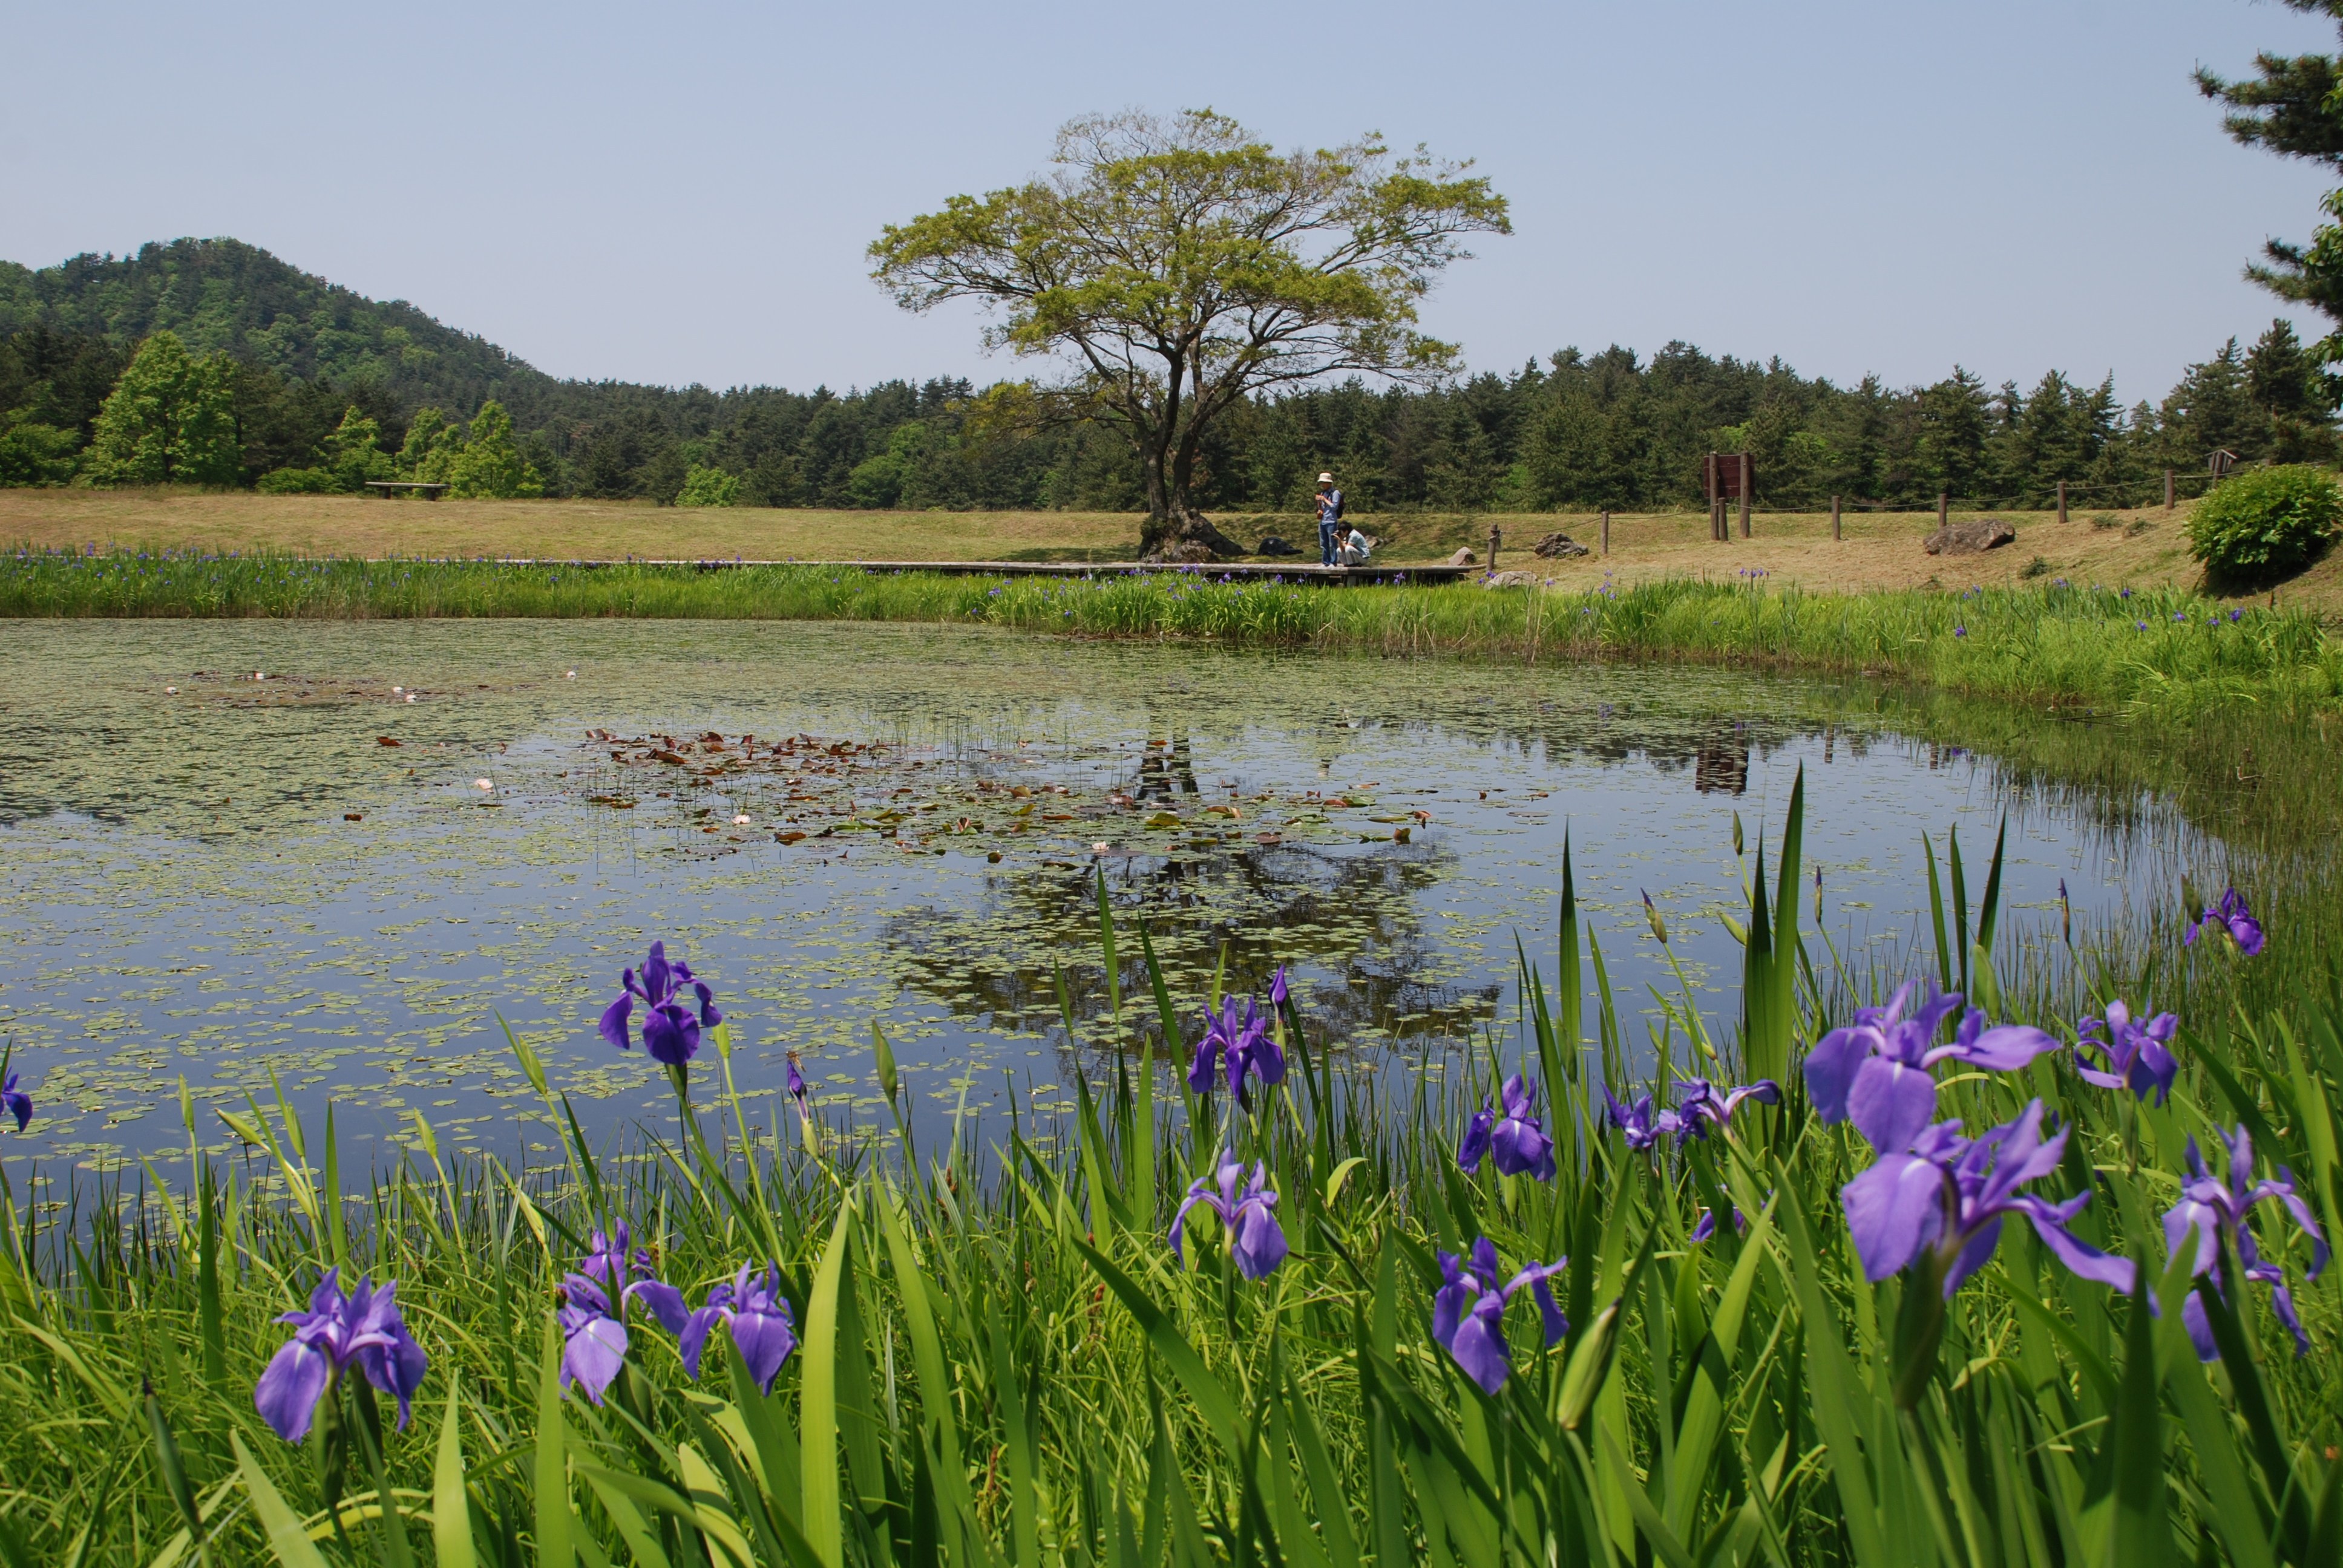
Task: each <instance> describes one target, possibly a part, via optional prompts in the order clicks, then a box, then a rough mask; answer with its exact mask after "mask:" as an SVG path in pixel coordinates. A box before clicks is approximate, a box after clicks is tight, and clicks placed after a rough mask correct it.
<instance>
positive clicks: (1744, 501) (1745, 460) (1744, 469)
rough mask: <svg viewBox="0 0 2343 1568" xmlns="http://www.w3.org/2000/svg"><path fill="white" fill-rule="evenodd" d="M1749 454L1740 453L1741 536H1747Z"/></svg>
mask: <svg viewBox="0 0 2343 1568" xmlns="http://www.w3.org/2000/svg"><path fill="white" fill-rule="evenodd" d="M1749 478H1750V474H1749V454H1748V453H1746V452H1744V453H1742V454H1741V537H1742V538H1748V537H1749V491H1750V484H1749Z"/></svg>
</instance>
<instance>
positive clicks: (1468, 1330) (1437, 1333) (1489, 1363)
mask: <svg viewBox="0 0 2343 1568" xmlns="http://www.w3.org/2000/svg"><path fill="white" fill-rule="evenodd" d="M1569 1262H1570V1260H1569V1259H1567V1258H1557V1259H1555V1260H1554V1261H1553V1262H1551V1263H1532V1264H1530V1265H1529V1266H1528V1267H1527V1268H1525V1269H1523V1271H1521V1272H1520V1273H1518V1274H1515V1275H1514V1276H1513V1278H1512V1279H1510V1280H1508V1281H1506V1282H1505V1283H1504V1284H1503V1286H1502V1287H1501V1286H1499V1285H1498V1283H1497V1276H1498V1272H1499V1269H1498V1265H1497V1249H1496V1248H1495V1247H1494V1246H1493V1245H1491V1244H1490V1241H1489V1239H1488V1238H1487V1237H1486V1236H1483V1237H1482V1238H1481V1239H1480V1240H1479V1241H1475V1242H1473V1251H1471V1252H1470V1253H1469V1254H1468V1255H1466V1256H1464V1257H1461V1258H1460V1257H1458V1256H1457V1255H1456V1254H1455V1253H1453V1252H1443V1253H1441V1254H1440V1276H1441V1280H1442V1284H1441V1286H1440V1289H1439V1291H1438V1292H1437V1293H1435V1294H1434V1295H1433V1298H1432V1337H1433V1341H1434V1342H1437V1343H1438V1344H1439V1346H1440V1348H1441V1349H1442V1350H1444V1351H1446V1352H1448V1353H1449V1354H1450V1355H1452V1356H1454V1357H1455V1358H1456V1364H1457V1365H1458V1366H1460V1367H1463V1369H1464V1374H1465V1375H1466V1376H1467V1377H1469V1378H1471V1379H1472V1380H1473V1382H1476V1383H1479V1384H1480V1385H1481V1392H1483V1393H1489V1394H1493V1393H1495V1392H1497V1391H1498V1390H1499V1389H1502V1388H1503V1387H1504V1386H1505V1379H1506V1377H1507V1375H1508V1374H1510V1373H1511V1372H1512V1371H1513V1357H1512V1355H1511V1353H1510V1352H1508V1351H1507V1350H1506V1348H1505V1332H1504V1330H1505V1304H1506V1303H1507V1302H1511V1301H1512V1300H1513V1297H1514V1296H1515V1294H1517V1293H1518V1292H1520V1291H1521V1289H1522V1288H1523V1286H1525V1285H1526V1286H1527V1287H1529V1289H1530V1291H1531V1292H1533V1293H1534V1295H1535V1296H1536V1297H1537V1304H1538V1312H1539V1313H1540V1314H1541V1315H1542V1316H1543V1317H1544V1320H1545V1342H1546V1345H1547V1347H1548V1348H1549V1349H1551V1348H1552V1347H1553V1346H1554V1345H1556V1344H1558V1343H1560V1342H1561V1341H1562V1336H1563V1335H1564V1334H1566V1333H1568V1332H1570V1320H1569V1319H1568V1318H1565V1317H1564V1316H1563V1315H1562V1309H1561V1308H1560V1307H1559V1306H1556V1305H1555V1304H1554V1287H1553V1286H1552V1285H1551V1284H1550V1283H1548V1282H1549V1281H1550V1280H1551V1279H1552V1277H1553V1276H1554V1275H1555V1274H1558V1273H1560V1272H1561V1271H1563V1270H1564V1268H1565V1267H1567V1266H1568V1264H1569Z"/></svg>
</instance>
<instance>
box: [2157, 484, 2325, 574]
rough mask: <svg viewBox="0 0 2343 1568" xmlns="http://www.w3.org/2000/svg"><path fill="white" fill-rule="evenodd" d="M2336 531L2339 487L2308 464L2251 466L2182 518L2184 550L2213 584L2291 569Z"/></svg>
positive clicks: (2306, 561)
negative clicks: (2185, 524)
mask: <svg viewBox="0 0 2343 1568" xmlns="http://www.w3.org/2000/svg"><path fill="white" fill-rule="evenodd" d="M2338 530H2343V488H2338V487H2337V486H2336V483H2335V480H2334V478H2333V477H2332V476H2330V475H2328V473H2327V472H2326V471H2325V470H2324V469H2320V468H2315V467H2310V466H2309V465H2308V464H2307V463H2291V464H2288V465H2285V466H2284V467H2276V468H2258V469H2254V470H2252V471H2250V472H2247V473H2243V474H2239V475H2238V476H2237V477H2235V478H2233V479H2230V480H2228V481H2227V482H2226V483H2224V484H2223V485H2222V486H2221V487H2219V488H2218V489H2217V490H2215V491H2214V492H2213V493H2212V494H2211V495H2209V496H2207V497H2206V498H2204V499H2203V500H2201V501H2199V502H2197V509H2196V510H2195V511H2194V512H2192V513H2191V514H2190V515H2189V518H2188V548H2189V552H2190V553H2191V554H2192V555H2194V556H2195V557H2196V558H2197V559H2198V560H2200V561H2202V562H2204V563H2205V569H2206V571H2207V573H2208V574H2210V575H2211V576H2213V577H2216V578H2266V577H2272V576H2278V575H2283V574H2285V573H2287V572H2291V571H2298V570H2300V569H2301V568H2304V567H2306V566H2308V565H2309V564H2310V561H2311V559H2312V558H2313V557H2315V556H2316V555H2318V552H2319V551H2320V550H2321V549H2322V548H2325V546H2326V544H2327V542H2328V540H2329V539H2331V538H2334V537H2335V535H2336V533H2337V532H2338Z"/></svg>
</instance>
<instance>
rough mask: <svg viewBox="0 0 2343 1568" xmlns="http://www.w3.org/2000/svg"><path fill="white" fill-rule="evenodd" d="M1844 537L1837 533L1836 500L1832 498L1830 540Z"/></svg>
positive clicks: (1834, 497)
mask: <svg viewBox="0 0 2343 1568" xmlns="http://www.w3.org/2000/svg"><path fill="white" fill-rule="evenodd" d="M1844 537H1845V536H1843V535H1842V534H1840V532H1839V531H1838V498H1837V497H1836V496H1833V497H1832V498H1831V538H1844Z"/></svg>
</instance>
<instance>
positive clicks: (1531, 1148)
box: [1456, 1072, 1554, 1181]
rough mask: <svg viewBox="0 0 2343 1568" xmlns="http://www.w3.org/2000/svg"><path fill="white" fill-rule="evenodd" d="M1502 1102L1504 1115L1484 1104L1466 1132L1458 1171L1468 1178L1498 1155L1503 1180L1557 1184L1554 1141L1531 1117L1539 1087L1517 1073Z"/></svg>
mask: <svg viewBox="0 0 2343 1568" xmlns="http://www.w3.org/2000/svg"><path fill="white" fill-rule="evenodd" d="M1498 1099H1499V1100H1500V1101H1502V1103H1503V1113H1502V1114H1500V1112H1499V1111H1493V1110H1491V1109H1490V1108H1489V1105H1488V1102H1487V1101H1483V1102H1482V1105H1481V1109H1480V1111H1477V1112H1476V1113H1475V1114H1474V1115H1473V1120H1472V1122H1471V1123H1470V1125H1468V1126H1467V1127H1466V1128H1465V1129H1464V1142H1463V1146H1462V1147H1461V1148H1459V1149H1458V1150H1457V1151H1456V1167H1457V1169H1458V1170H1460V1171H1464V1172H1466V1173H1467V1174H1470V1173H1472V1172H1474V1171H1479V1170H1480V1169H1481V1161H1482V1160H1483V1158H1484V1157H1486V1156H1488V1155H1490V1154H1494V1155H1495V1156H1496V1157H1497V1174H1498V1175H1500V1176H1534V1177H1536V1178H1537V1179H1538V1180H1539V1181H1553V1180H1554V1140H1553V1139H1551V1138H1549V1137H1547V1136H1546V1133H1545V1123H1544V1121H1540V1120H1538V1118H1537V1117H1535V1116H1534V1115H1532V1114H1531V1112H1532V1111H1535V1110H1536V1109H1537V1085H1536V1084H1535V1083H1534V1082H1530V1081H1525V1080H1523V1077H1522V1075H1521V1074H1520V1073H1518V1072H1517V1073H1515V1074H1513V1077H1511V1078H1509V1079H1507V1080H1505V1082H1504V1087H1503V1089H1501V1090H1500V1091H1498Z"/></svg>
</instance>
